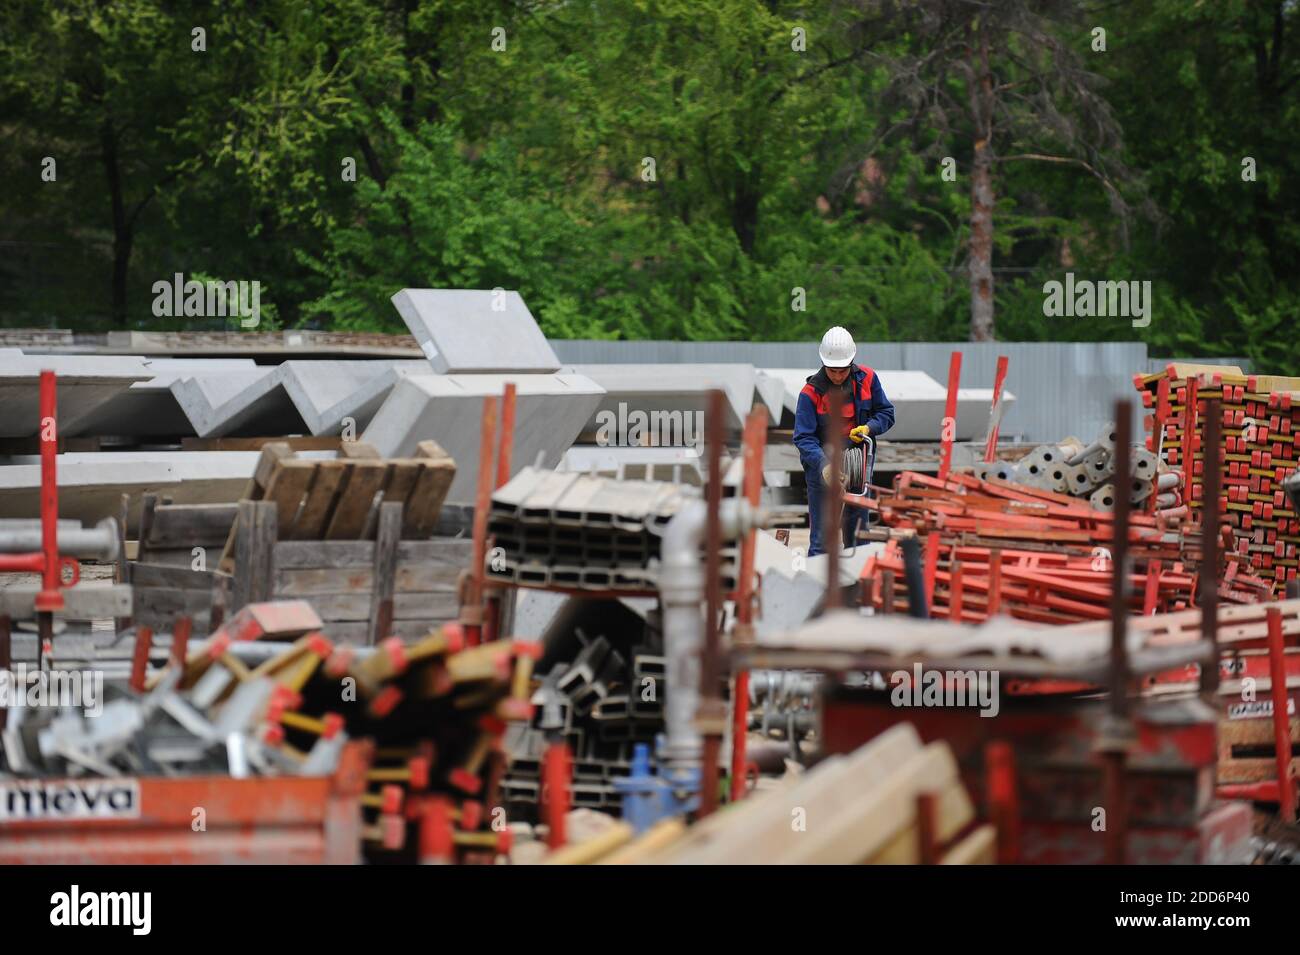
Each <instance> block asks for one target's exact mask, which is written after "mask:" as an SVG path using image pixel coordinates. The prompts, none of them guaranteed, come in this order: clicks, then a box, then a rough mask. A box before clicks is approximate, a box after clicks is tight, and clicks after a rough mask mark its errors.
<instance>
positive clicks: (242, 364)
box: [64, 358, 257, 437]
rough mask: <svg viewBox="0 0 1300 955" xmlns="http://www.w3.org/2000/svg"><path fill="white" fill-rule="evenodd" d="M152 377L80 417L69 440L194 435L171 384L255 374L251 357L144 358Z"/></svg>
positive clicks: (67, 430) (70, 433)
mask: <svg viewBox="0 0 1300 955" xmlns="http://www.w3.org/2000/svg"><path fill="white" fill-rule="evenodd" d="M144 363H145V367H146V368H147V369H148V370H149V372H150V373H151V374H152V375H153V377H152V378H150V379H149V380H148V381H137V382H136V383H135V384H133V385H131V387H130V388H128V389H127V390H126V391H123V392H119V393H118V394H116V395H114V396H113V397H111V398H109V399H108V401H106V402H104V403H103V404H102V405H100V406H99V407H98V408H96V409H95V410H94V411H93V412H91V413H90V414H88V415H86V416H85V417H83V418H81V419H80V420H79V421H78V423H77V424H76V426H75V427H74V428H72V429H68V428H64V434H66V435H68V436H69V437H79V436H84V435H94V436H96V437H106V436H117V435H122V436H131V437H177V436H180V437H184V436H188V435H192V434H193V433H194V429H193V427H192V426H191V425H190V419H189V418H188V417H187V416H186V414H185V411H184V410H183V409H182V408H181V406H180V404H179V403H178V402H177V400H176V396H175V395H173V394H172V389H171V386H172V383H173V382H175V381H178V380H180V379H182V378H188V377H191V376H193V375H213V376H221V375H228V374H231V373H248V372H252V371H256V369H257V364H256V363H255V362H254V361H253V359H251V358H146V359H145V360H144Z"/></svg>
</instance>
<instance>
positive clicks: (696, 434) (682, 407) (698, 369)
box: [572, 364, 756, 447]
mask: <svg viewBox="0 0 1300 955" xmlns="http://www.w3.org/2000/svg"><path fill="white" fill-rule="evenodd" d="M572 370H573V371H574V372H576V373H577V374H580V375H585V376H586V377H588V378H590V379H591V380H592V381H594V382H596V383H597V384H598V385H600V386H601V387H602V388H604V389H605V392H606V395H605V397H604V399H603V400H602V401H601V402H600V405H599V406H598V407H597V408H596V410H595V412H594V413H593V414H592V416H591V418H590V420H589V421H588V422H587V424H586V426H585V427H584V428H583V431H591V432H595V433H596V435H597V441H598V443H600V444H620V445H626V444H652V445H658V446H666V445H670V446H681V445H690V446H695V447H699V446H701V445H702V444H703V442H704V415H705V412H706V408H707V406H708V401H709V392H710V391H712V390H714V389H715V388H720V389H722V390H723V391H724V392H725V393H726V395H727V420H726V422H725V427H726V428H727V430H728V431H733V432H735V431H740V430H741V429H742V428H743V427H744V424H745V418H746V417H747V416H748V415H749V409H750V408H752V407H753V405H754V389H755V383H756V372H755V370H754V366H753V365H744V364H715V365H706V364H699V365H684V364H660V365H574V366H573V368H572ZM602 436H603V437H602Z"/></svg>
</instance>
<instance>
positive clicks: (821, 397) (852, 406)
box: [794, 325, 894, 557]
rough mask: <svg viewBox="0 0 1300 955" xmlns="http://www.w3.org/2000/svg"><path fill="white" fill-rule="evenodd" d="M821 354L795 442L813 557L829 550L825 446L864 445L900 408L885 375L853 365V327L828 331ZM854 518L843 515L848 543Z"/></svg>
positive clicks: (802, 401)
mask: <svg viewBox="0 0 1300 955" xmlns="http://www.w3.org/2000/svg"><path fill="white" fill-rule="evenodd" d="M818 353H819V354H820V356H821V360H822V367H821V370H820V371H818V372H817V373H816V374H815V375H811V376H809V378H808V383H807V384H806V385H804V386H803V391H801V392H799V401H798V403H797V404H796V405H795V410H794V443H795V447H797V448H798V449H799V461H800V463H801V464H802V465H803V472H804V477H805V479H806V480H807V484H808V521H809V525H808V526H809V531H810V532H811V534H810V539H809V544H808V556H809V557H812V556H814V555H816V554H820V553H823V552H824V550H825V543H826V542H824V541H823V540H822V527H823V524H822V504H823V499H824V495H825V493H826V484H827V482H828V481H829V480H830V463H829V462H828V461H827V460H826V454H825V452H824V450H823V449H824V448H825V447H827V446H829V447H832V448H845V447H848V446H849V445H851V444H861V443H862V442H863V441H864V440H865V438H866V436H868V435H870V436H871V437H872V438H873V439H874V438H877V437H879V436H880V435H882V434H884V433H885V432H886V431H888V430H889V429H890V428H892V427H893V426H894V406H893V405H892V404H890V403H889V399H888V398H887V397H885V390H884V389H883V388H882V387H880V379H879V378H878V377H877V376H876V373H875V372H874V371H872V370H871V369H870V368H868V367H867V366H866V365H855V364H854V363H853V359H854V357H855V356H856V355H857V353H858V346H857V345H855V344H854V342H853V336H852V335H850V334H849V333H848V330H847V329H845V328H842V327H841V326H839V325H836V326H835V327H834V328H832V329H831V330H830V331H828V332H827V333H826V334H825V335H824V336H822V344H821V348H819V349H818ZM837 393H838V398H839V403H840V404H841V406H842V408H843V412H844V419H843V421H841V422H840V424H839V426H838V427H831V426H830V415H831V410H832V409H833V408H834V407H835V405H836V401H835V399H836V397H837ZM854 516H855V515H854V514H852V513H849V514H845V515H844V516H843V517H842V518H841V529H842V532H843V536H844V544H845V545H847V544H849V543H850V536H851V534H852V529H853V527H855V526H856V523H857V522H856V520H854Z"/></svg>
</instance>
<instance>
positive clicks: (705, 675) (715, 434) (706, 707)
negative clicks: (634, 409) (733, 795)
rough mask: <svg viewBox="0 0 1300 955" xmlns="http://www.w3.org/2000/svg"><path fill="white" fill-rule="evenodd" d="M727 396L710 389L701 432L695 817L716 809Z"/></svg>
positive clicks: (721, 724)
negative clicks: (699, 750) (703, 468)
mask: <svg viewBox="0 0 1300 955" xmlns="http://www.w3.org/2000/svg"><path fill="white" fill-rule="evenodd" d="M725 401H726V395H725V394H723V392H722V390H721V389H717V388H715V389H713V390H712V391H710V392H709V411H708V415H709V417H708V420H707V421H706V422H705V425H704V433H705V436H706V442H707V445H708V471H709V473H708V479H707V483H706V485H705V496H704V502H705V507H706V509H707V518H706V523H705V528H704V608H705V609H704V612H705V621H704V655H703V656H704V658H703V659H702V660H701V661H700V664H701V665H700V708H699V715H698V722H699V723H700V725H701V730H702V735H703V737H704V751H703V766H702V767H701V769H702V772H701V782H700V813H699V814H700V817H701V818H703V817H704V816H708V815H710V814H711V813H712V812H713V811H714V810H716V809H717V808H718V774H719V768H718V760H719V758H720V757H721V755H722V736H723V733H725V732H726V726H727V709H726V705H725V704H724V703H723V702H722V694H721V686H722V665H721V664H722V661H721V657H722V645H721V634H720V633H719V632H718V618H719V617H720V616H721V615H722V451H723V447H722V445H723V432H722V419H723V416H724V415H725V414H726V411H725V404H724V402H725Z"/></svg>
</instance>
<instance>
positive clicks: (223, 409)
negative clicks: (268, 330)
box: [171, 366, 307, 438]
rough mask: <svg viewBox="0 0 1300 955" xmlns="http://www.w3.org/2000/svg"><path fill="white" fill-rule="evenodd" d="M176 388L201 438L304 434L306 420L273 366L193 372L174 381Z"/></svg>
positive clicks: (178, 396)
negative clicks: (192, 374) (241, 369)
mask: <svg viewBox="0 0 1300 955" xmlns="http://www.w3.org/2000/svg"><path fill="white" fill-rule="evenodd" d="M171 389H172V394H173V395H174V396H175V397H176V401H177V403H178V404H179V405H180V406H181V408H182V409H183V410H184V412H185V416H186V417H187V418H189V420H190V425H191V426H192V427H193V428H194V433H195V434H197V435H198V436H199V437H200V438H221V437H226V436H228V435H252V436H255V437H264V436H266V435H289V434H304V433H306V431H307V425H306V423H305V422H304V421H303V420H302V415H301V414H300V413H299V412H298V409H297V407H295V406H294V403H293V399H292V398H290V397H289V392H288V391H286V390H285V387H284V379H283V378H282V377H281V375H280V373H279V369H278V368H277V367H274V366H258V367H257V368H255V369H254V370H252V371H247V372H230V373H225V374H215V375H209V374H204V375H194V376H192V377H187V378H181V379H178V380H177V381H174V382H172V385H171Z"/></svg>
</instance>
